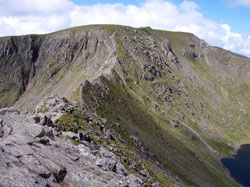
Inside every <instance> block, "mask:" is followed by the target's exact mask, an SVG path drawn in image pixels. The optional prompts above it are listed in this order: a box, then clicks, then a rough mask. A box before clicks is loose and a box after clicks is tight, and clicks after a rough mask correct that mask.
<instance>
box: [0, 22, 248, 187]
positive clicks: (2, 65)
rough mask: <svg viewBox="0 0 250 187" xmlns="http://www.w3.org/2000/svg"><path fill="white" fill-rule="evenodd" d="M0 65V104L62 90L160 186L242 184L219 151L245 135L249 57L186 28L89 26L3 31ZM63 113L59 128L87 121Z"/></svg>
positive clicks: (34, 103) (30, 107) (25, 103)
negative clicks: (6, 33) (49, 30)
mask: <svg viewBox="0 0 250 187" xmlns="http://www.w3.org/2000/svg"><path fill="white" fill-rule="evenodd" d="M0 72H1V73H0V107H9V106H11V105H14V106H15V107H17V108H19V109H20V111H21V112H26V111H27V112H29V113H30V114H34V113H35V114H36V115H39V113H43V112H44V111H46V107H47V106H46V104H47V103H46V102H43V104H39V103H41V101H42V100H44V99H45V98H46V97H47V96H50V95H58V96H59V97H65V98H67V100H69V102H71V103H73V105H74V106H76V107H77V108H78V110H79V111H80V113H81V114H82V115H86V114H91V115H92V116H94V118H97V119H99V120H101V121H103V122H104V124H105V126H106V127H107V128H108V129H109V130H110V132H112V136H114V137H115V138H114V139H115V140H112V141H111V142H109V141H107V142H106V141H105V140H102V141H101V142H100V143H101V144H103V146H104V147H105V146H106V147H107V146H108V145H109V144H110V143H111V144H112V146H113V147H116V148H119V149H122V151H123V152H124V153H126V154H125V155H127V156H128V157H130V159H131V160H135V161H137V160H140V163H143V166H145V168H144V169H145V170H146V171H148V172H149V174H150V175H151V177H152V178H153V179H152V180H153V181H154V182H159V183H160V184H161V185H162V186H174V185H183V186H192V185H194V186H237V185H238V184H237V183H236V182H235V181H234V180H233V179H232V178H231V177H230V175H229V174H228V172H227V170H226V169H225V168H224V167H223V165H222V164H221V163H220V158H222V157H224V156H230V155H232V154H233V153H234V151H235V150H236V149H237V148H238V147H239V146H240V145H241V144H243V143H248V142H249V138H250V127H249V122H250V116H249V111H250V96H249V93H250V59H249V58H246V57H243V56H240V55H237V54H234V53H232V52H230V51H226V50H223V49H220V48H217V47H212V46H209V45H208V44H207V43H205V42H204V41H203V40H201V39H199V38H197V37H196V36H194V35H193V34H190V33H177V32H167V31H160V30H153V29H151V28H149V27H147V28H131V27H126V26H116V25H91V26H83V27H77V28H72V29H67V30H63V31H59V32H55V33H51V34H46V35H26V36H19V37H3V38H0ZM38 106H40V110H38V109H37V107H38ZM41 106H42V107H41ZM66 117H67V120H66V122H63V123H62V124H60V123H59V125H63V126H64V129H63V131H70V130H71V131H72V129H71V128H68V126H69V125H70V126H71V127H72V126H73V127H76V126H79V125H80V126H81V125H84V124H81V120H80V119H81V115H80V116H72V115H71V114H70V115H66ZM71 118H74V119H73V120H72V119H71ZM75 118H76V119H75ZM78 118H79V119H78ZM61 120H65V116H64V118H63V119H61ZM79 121H80V122H79ZM57 122H58V121H57ZM59 122H60V119H59ZM55 123H56V122H55ZM114 124H119V127H117V125H114ZM94 130H95V129H94ZM118 139H120V141H118ZM119 156H121V155H119ZM124 164H125V166H126V163H124ZM138 164H139V163H138ZM139 165H140V164H139ZM128 168H129V166H128ZM131 172H132V173H133V172H134V171H133V170H131ZM142 180H144V182H145V183H148V184H150V182H148V181H147V179H142Z"/></svg>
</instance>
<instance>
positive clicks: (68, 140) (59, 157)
mask: <svg viewBox="0 0 250 187" xmlns="http://www.w3.org/2000/svg"><path fill="white" fill-rule="evenodd" d="M45 104H46V109H45V108H44V106H45ZM42 109H43V110H44V111H41V110H42ZM72 110H73V106H72V105H71V104H69V103H68V102H67V101H66V100H63V99H60V98H59V97H57V96H52V97H49V98H47V99H46V100H45V102H44V103H43V104H42V105H40V106H39V107H38V108H37V111H36V114H34V115H32V116H29V115H23V114H20V112H19V111H18V110H17V109H15V108H5V109H1V110H0V124H1V134H0V137H1V138H0V163H1V164H0V184H1V185H0V186H25V187H28V186H32V187H34V186H47V187H48V186H53V187H54V186H74V187H75V186H147V185H146V184H145V183H144V182H143V181H142V180H141V179H140V178H139V177H137V176H136V175H135V174H130V173H129V172H128V170H127V169H126V168H125V167H124V165H123V164H122V163H121V161H120V158H119V157H118V156H116V155H115V154H114V153H113V152H114V151H116V152H119V150H114V148H112V146H110V147H109V148H110V150H113V152H111V151H109V150H108V149H106V148H104V147H103V146H101V145H100V144H98V143H96V142H97V141H94V140H93V138H92V137H96V138H97V139H98V137H99V139H101V138H102V135H100V134H99V135H98V133H96V134H95V135H94V133H95V132H93V131H92V130H88V131H84V130H83V129H82V128H80V127H78V128H75V129H74V128H73V127H72V128H71V129H70V130H69V131H66V130H65V129H63V130H62V128H65V127H59V126H58V125H56V123H55V122H56V121H58V120H59V119H60V117H62V116H63V115H64V114H67V113H70V112H72ZM87 119H88V122H89V123H91V122H92V121H93V120H94V119H93V118H92V119H91V118H90V117H87ZM100 123H101V122H100ZM99 125H100V124H99ZM100 128H101V129H104V131H105V127H100ZM72 131H74V132H72ZM106 131H107V130H106ZM105 135H106V137H105V138H108V139H110V138H111V139H114V137H113V136H112V134H110V133H106V134H105ZM99 141H101V140H99ZM131 165H133V164H131ZM133 167H134V170H137V171H138V169H136V164H134V166H133ZM138 173H139V174H141V176H142V177H143V176H144V178H145V177H146V178H150V176H147V175H148V174H147V173H146V172H144V173H143V171H138ZM151 185H152V186H157V185H158V184H157V183H152V184H151Z"/></svg>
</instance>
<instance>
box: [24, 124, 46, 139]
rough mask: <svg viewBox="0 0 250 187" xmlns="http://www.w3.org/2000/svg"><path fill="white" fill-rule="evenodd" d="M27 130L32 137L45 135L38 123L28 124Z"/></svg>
mask: <svg viewBox="0 0 250 187" xmlns="http://www.w3.org/2000/svg"><path fill="white" fill-rule="evenodd" d="M27 132H28V134H29V136H31V137H33V138H36V137H38V138H41V137H43V136H45V130H44V128H43V127H42V126H40V125H36V124H32V125H29V126H28V127H27Z"/></svg>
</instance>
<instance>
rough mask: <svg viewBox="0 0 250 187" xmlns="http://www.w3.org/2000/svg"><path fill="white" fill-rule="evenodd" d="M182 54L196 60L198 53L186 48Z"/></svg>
mask: <svg viewBox="0 0 250 187" xmlns="http://www.w3.org/2000/svg"><path fill="white" fill-rule="evenodd" d="M182 55H183V56H184V57H186V58H188V59H189V60H191V61H195V60H196V58H197V57H198V55H197V54H196V53H195V52H194V51H193V50H192V49H185V50H184V51H183V52H182Z"/></svg>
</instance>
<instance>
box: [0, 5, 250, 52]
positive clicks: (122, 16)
mask: <svg viewBox="0 0 250 187" xmlns="http://www.w3.org/2000/svg"><path fill="white" fill-rule="evenodd" d="M249 18H250V0H127V1H125V0H36V1H35V0H18V1H17V0H8V1H6V0H0V28H1V29H0V36H6V35H22V34H31V33H35V34H41V33H49V32H53V31H57V30H61V29H65V28H70V27H75V26H80V25H88V24H120V25H129V26H132V27H144V26H150V27H152V28H153V29H161V30H169V31H183V32H191V33H194V34H195V35H197V36H198V37H200V38H201V39H204V40H205V41H206V42H207V43H209V44H210V45H215V46H219V47H222V48H224V49H227V50H231V51H233V52H236V53H240V54H243V55H246V56H249V57H250V21H249V20H250V19H249Z"/></svg>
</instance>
